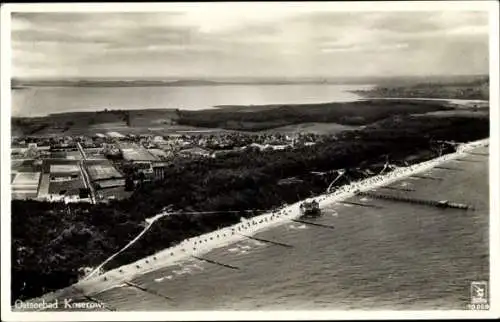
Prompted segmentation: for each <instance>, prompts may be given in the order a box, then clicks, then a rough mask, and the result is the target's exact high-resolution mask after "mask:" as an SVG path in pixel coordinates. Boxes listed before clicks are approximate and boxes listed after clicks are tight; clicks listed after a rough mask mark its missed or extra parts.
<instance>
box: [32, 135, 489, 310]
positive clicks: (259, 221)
mask: <svg viewBox="0 0 500 322" xmlns="http://www.w3.org/2000/svg"><path fill="white" fill-rule="evenodd" d="M488 144H489V138H487V139H483V140H478V141H473V142H469V143H465V144H462V145H460V146H459V147H458V148H457V151H456V152H454V153H451V154H446V155H443V156H441V157H438V158H435V159H431V160H428V161H424V162H422V163H418V164H415V165H411V166H408V167H402V168H397V169H396V170H394V171H392V172H388V173H386V174H384V175H376V176H372V177H369V178H367V179H363V180H360V181H358V182H353V183H351V184H349V185H345V186H342V187H340V188H338V189H337V190H336V191H335V192H333V193H327V194H322V195H319V196H316V197H312V198H308V199H305V200H312V199H315V200H317V201H318V202H319V204H320V207H321V208H324V207H326V206H328V205H331V204H333V203H336V202H339V201H342V200H345V199H347V198H350V197H352V196H354V195H356V194H357V193H358V192H360V191H369V190H372V189H376V188H379V187H382V186H386V185H389V184H391V183H394V182H396V181H399V180H402V179H404V178H405V177H408V176H410V175H413V174H417V173H420V172H425V171H427V170H430V169H431V168H433V167H435V166H437V165H439V164H441V163H443V162H446V161H450V160H453V159H456V158H459V157H461V156H464V155H465V154H466V153H467V152H468V151H470V150H472V149H474V148H476V147H479V146H487V145H488ZM303 201H304V200H301V201H298V202H296V203H294V204H291V205H287V206H286V207H284V208H281V209H278V210H275V211H272V212H269V213H265V214H262V215H259V216H256V217H253V218H250V219H247V220H243V221H241V222H240V223H238V224H235V225H232V226H228V227H224V228H222V229H219V230H216V231H213V232H210V233H207V234H204V235H200V236H197V237H193V238H190V239H187V240H184V241H183V242H181V243H180V244H178V245H176V246H173V247H170V248H166V249H164V250H162V251H159V252H157V253H156V254H154V255H151V256H148V257H144V258H141V259H139V260H137V261H136V262H133V263H130V264H127V265H123V266H121V267H118V268H115V269H112V270H110V271H107V272H105V273H103V274H101V275H97V276H95V277H93V278H91V279H87V280H81V281H79V282H77V283H76V284H73V285H71V286H68V287H67V288H64V289H61V290H57V291H54V292H51V293H48V294H45V295H43V296H41V297H39V298H37V299H31V300H28V302H32V301H39V300H41V299H47V298H56V297H57V296H58V295H59V296H60V294H61V293H64V292H65V291H66V292H67V291H71V290H72V291H77V292H78V293H83V294H86V295H91V294H96V293H100V292H103V291H105V290H107V289H111V288H114V287H117V286H120V285H122V284H123V283H124V282H125V281H127V280H130V279H132V278H134V277H135V276H138V275H143V274H146V273H148V272H151V271H154V270H158V269H160V268H163V267H168V266H171V265H174V264H176V263H179V262H181V261H183V260H186V259H189V258H190V257H192V256H200V255H203V254H205V253H208V252H210V251H211V250H213V249H216V248H220V247H224V246H227V245H229V244H232V243H235V242H238V241H241V240H244V239H246V237H245V236H244V235H247V236H251V235H253V234H256V233H258V232H260V231H263V230H267V229H270V228H272V227H275V226H279V225H282V224H284V223H286V222H288V221H289V220H291V219H295V218H297V217H299V216H300V211H299V205H300V204H301V203H302V202H303Z"/></svg>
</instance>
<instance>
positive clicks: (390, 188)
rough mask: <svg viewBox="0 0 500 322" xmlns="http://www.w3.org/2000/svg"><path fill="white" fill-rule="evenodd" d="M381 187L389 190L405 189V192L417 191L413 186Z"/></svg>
mask: <svg viewBox="0 0 500 322" xmlns="http://www.w3.org/2000/svg"><path fill="white" fill-rule="evenodd" d="M380 188H381V189H387V190H396V191H405V192H411V191H415V189H412V188H396V187H380Z"/></svg>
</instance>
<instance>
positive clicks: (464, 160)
mask: <svg viewBox="0 0 500 322" xmlns="http://www.w3.org/2000/svg"><path fill="white" fill-rule="evenodd" d="M453 161H458V162H473V163H477V162H483V161H480V160H469V159H455V160H453Z"/></svg>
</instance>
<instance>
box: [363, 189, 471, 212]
mask: <svg viewBox="0 0 500 322" xmlns="http://www.w3.org/2000/svg"><path fill="white" fill-rule="evenodd" d="M359 195H361V196H367V197H371V198H375V199H384V200H391V201H399V202H406V203H413V204H419V205H427V206H433V207H437V208H454V209H463V210H467V209H472V206H470V205H466V204H462V203H454V202H448V201H436V200H426V199H416V198H409V197H400V196H388V195H383V194H377V193H373V192H360V193H359Z"/></svg>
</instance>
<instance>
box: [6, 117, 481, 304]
mask: <svg viewBox="0 0 500 322" xmlns="http://www.w3.org/2000/svg"><path fill="white" fill-rule="evenodd" d="M488 135H489V120H488V119H486V118H484V119H482V118H466V117H447V118H436V117H432V116H395V117H389V118H387V119H384V120H381V121H379V122H376V123H374V124H372V125H369V126H367V127H365V128H363V129H360V130H357V131H347V132H343V133H341V135H339V136H337V137H333V136H332V137H330V138H328V139H326V140H324V141H322V142H319V143H317V144H316V145H313V146H306V147H301V148H297V149H288V150H283V151H259V150H257V149H256V150H252V149H248V150H245V151H242V152H240V153H234V154H228V155H225V156H222V157H219V158H199V159H181V158H179V159H176V160H175V162H173V163H172V164H171V166H170V167H169V168H168V169H167V173H166V176H165V178H166V179H165V180H164V181H156V182H150V183H144V184H143V185H141V186H140V187H139V188H137V189H136V191H135V192H134V193H133V195H132V196H131V197H130V198H128V199H126V200H121V201H118V200H116V201H112V202H110V203H108V204H97V205H90V204H68V205H65V204H61V203H49V202H38V201H19V200H13V201H12V300H13V301H14V300H15V299H27V298H32V297H36V296H40V295H42V294H44V293H47V292H49V291H53V290H56V289H59V288H62V287H65V286H68V285H70V284H72V283H75V282H76V281H77V280H78V277H79V274H80V273H79V272H80V268H82V267H86V266H96V265H98V264H100V263H101V262H102V261H103V260H105V259H106V258H107V257H109V256H110V255H111V254H113V253H114V252H116V251H117V250H119V249H120V248H121V247H123V246H124V245H125V244H127V243H128V241H130V240H131V239H132V238H133V237H134V236H135V235H137V234H138V233H139V232H140V231H141V230H142V229H143V227H144V219H145V218H148V217H151V216H154V215H155V214H157V213H158V212H160V211H161V210H162V209H163V208H164V207H165V206H168V205H172V207H173V209H176V210H184V211H192V210H199V211H220V213H215V214H213V215H185V214H184V215H183V214H178V215H172V216H169V217H166V218H164V219H161V220H160V221H159V222H158V223H157V224H155V226H154V227H153V228H152V229H151V231H149V232H148V233H147V234H145V236H144V237H143V238H142V239H140V240H139V241H138V242H137V243H136V244H135V245H134V246H133V247H131V248H130V249H129V250H127V251H126V252H124V253H123V254H121V255H120V256H118V257H116V258H115V259H114V260H113V261H112V262H110V263H109V264H108V265H106V267H105V268H106V269H111V268H114V267H117V266H120V265H123V264H126V263H130V262H132V261H135V260H137V259H139V258H142V257H144V256H147V255H150V254H153V253H155V252H157V251H159V250H161V249H164V248H166V247H169V246H172V245H175V244H177V243H179V242H180V241H182V240H183V239H186V238H189V237H193V236H196V235H199V234H202V233H205V232H209V231H212V230H215V229H217V228H218V227H222V226H227V225H230V224H233V223H236V222H238V221H239V220H240V217H242V216H247V217H248V216H253V215H255V214H257V212H254V213H250V212H243V211H242V212H241V214H238V213H227V212H224V210H246V209H272V208H274V207H278V206H281V205H282V204H283V203H291V202H295V201H297V200H299V199H303V198H305V197H309V196H311V195H316V194H319V193H322V192H324V191H325V189H326V187H327V186H328V184H329V182H330V181H331V180H332V179H333V176H334V175H330V176H329V175H325V176H318V175H314V174H312V173H311V171H328V170H333V169H340V168H347V171H348V173H349V174H350V176H351V178H357V177H362V176H363V175H364V174H362V172H361V171H360V170H361V169H367V168H371V169H372V170H373V171H378V170H380V169H381V167H382V165H383V162H384V160H385V158H386V156H389V158H390V159H391V160H393V163H402V162H403V161H404V160H405V159H406V158H408V157H410V156H412V157H413V162H417V161H421V160H424V159H429V158H432V157H435V156H436V153H437V152H435V150H434V149H433V148H432V146H431V145H430V142H431V141H432V140H456V141H459V142H464V141H471V140H476V139H481V138H485V137H488ZM451 151H452V149H451V148H450V147H448V150H447V151H445V152H451ZM415 156H417V157H416V158H415ZM290 177H296V178H299V179H301V182H296V183H294V182H291V183H289V184H277V183H278V182H279V181H280V180H282V179H286V178H290ZM345 183H346V182H345V181H343V182H341V180H340V181H339V183H338V184H339V185H341V184H345Z"/></svg>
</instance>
